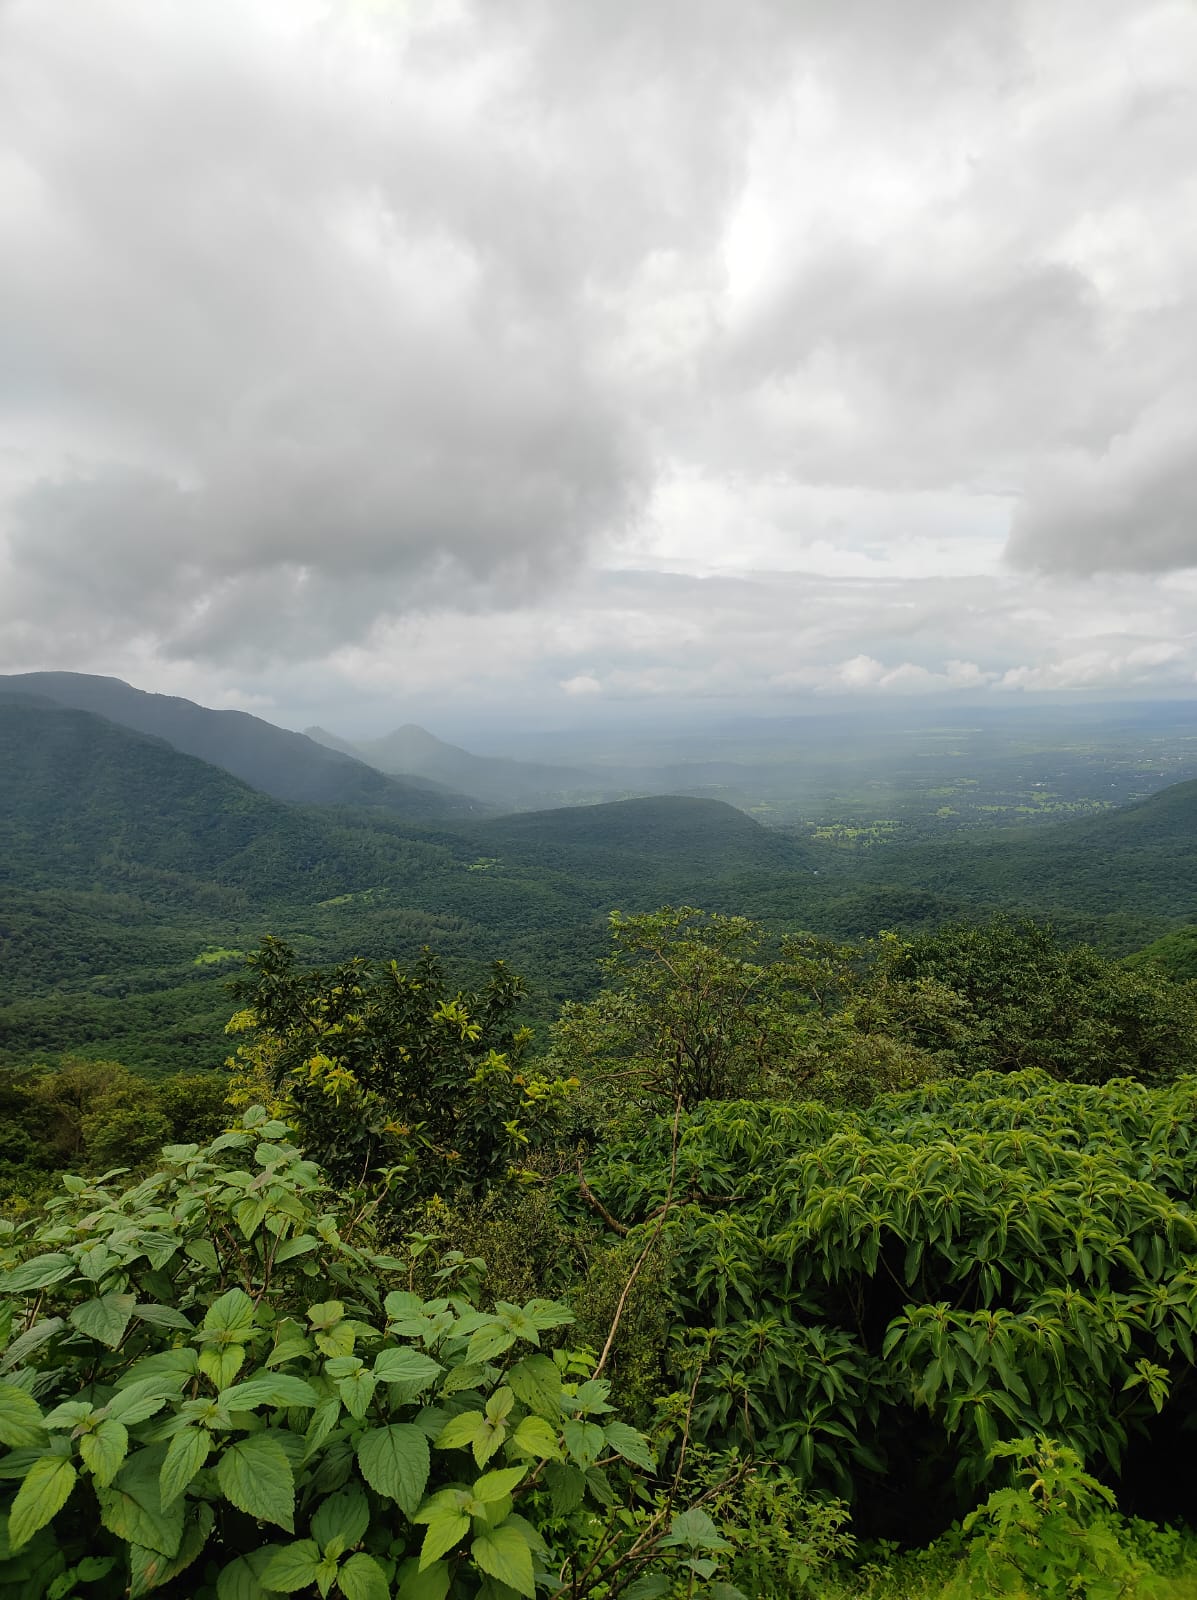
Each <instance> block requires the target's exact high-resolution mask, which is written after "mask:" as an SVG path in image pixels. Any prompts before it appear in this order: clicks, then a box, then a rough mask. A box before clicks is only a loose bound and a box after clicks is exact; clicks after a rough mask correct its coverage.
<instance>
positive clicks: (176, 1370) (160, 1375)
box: [109, 1345, 199, 1421]
mask: <svg viewBox="0 0 1197 1600" xmlns="http://www.w3.org/2000/svg"><path fill="white" fill-rule="evenodd" d="M198 1370H199V1354H198V1352H197V1351H195V1350H193V1349H192V1348H191V1346H190V1345H183V1346H181V1347H180V1348H179V1349H178V1350H159V1351H158V1353H157V1354H156V1355H152V1356H142V1358H141V1360H140V1361H135V1362H134V1363H133V1365H132V1366H131V1367H129V1368H127V1369H126V1370H125V1371H124V1372H122V1373H121V1375H120V1377H119V1378H118V1379H117V1380H116V1387H117V1389H118V1390H120V1391H121V1392H122V1393H123V1392H124V1391H125V1390H127V1389H132V1388H134V1387H135V1386H136V1385H137V1384H139V1383H144V1382H145V1381H146V1380H147V1379H148V1378H157V1379H158V1380H159V1382H160V1383H161V1385H162V1390H161V1392H162V1393H163V1394H166V1395H171V1394H180V1393H181V1392H182V1391H183V1389H184V1388H185V1387H186V1385H187V1380H188V1379H189V1378H192V1377H194V1376H195V1374H196V1372H198ZM109 1411H110V1413H111V1402H110V1403H109ZM121 1420H122V1421H127V1418H122V1419H121Z"/></svg>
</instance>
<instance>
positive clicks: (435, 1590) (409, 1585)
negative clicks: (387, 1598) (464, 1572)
mask: <svg viewBox="0 0 1197 1600" xmlns="http://www.w3.org/2000/svg"><path fill="white" fill-rule="evenodd" d="M452 1576H453V1572H452V1568H451V1567H450V1566H449V1563H448V1562H447V1561H434V1562H433V1563H432V1565H431V1566H429V1567H424V1568H423V1569H421V1567H420V1563H419V1560H418V1559H417V1558H416V1557H414V1556H413V1557H411V1558H409V1559H408V1560H407V1561H405V1562H404V1563H403V1565H402V1566H401V1567H400V1568H399V1584H398V1588H397V1589H396V1590H395V1594H396V1596H397V1600H445V1596H446V1595H447V1594H448V1592H449V1581H450V1579H451V1578H452Z"/></svg>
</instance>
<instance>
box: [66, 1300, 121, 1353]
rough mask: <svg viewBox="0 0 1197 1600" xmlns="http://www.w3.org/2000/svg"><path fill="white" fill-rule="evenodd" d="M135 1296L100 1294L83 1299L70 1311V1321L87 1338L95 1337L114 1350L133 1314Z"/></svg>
mask: <svg viewBox="0 0 1197 1600" xmlns="http://www.w3.org/2000/svg"><path fill="white" fill-rule="evenodd" d="M136 1304H137V1296H136V1295H133V1294H102V1295H99V1296H97V1298H96V1299H94V1300H85V1301H84V1302H83V1304H82V1305H81V1306H76V1307H75V1309H74V1310H73V1311H72V1312H71V1315H70V1321H71V1323H72V1324H73V1325H74V1326H75V1327H76V1328H78V1330H79V1332H80V1333H85V1334H86V1335H87V1336H88V1338H89V1339H96V1340H98V1341H99V1343H100V1344H106V1345H107V1346H108V1348H109V1349H110V1350H115V1349H116V1347H117V1345H118V1344H120V1342H121V1340H122V1339H123V1338H124V1337H125V1329H126V1328H127V1327H128V1326H129V1319H130V1318H131V1317H132V1315H133V1308H134V1306H135V1305H136Z"/></svg>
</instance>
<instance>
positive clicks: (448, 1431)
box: [433, 1411, 490, 1450]
mask: <svg viewBox="0 0 1197 1600" xmlns="http://www.w3.org/2000/svg"><path fill="white" fill-rule="evenodd" d="M489 1427H490V1424H489V1423H488V1422H487V1420H486V1418H485V1416H483V1414H482V1412H481V1411H462V1412H459V1414H458V1415H457V1416H455V1417H450V1419H449V1421H448V1422H446V1424H445V1426H444V1427H443V1428H442V1429H441V1431H440V1433H438V1434H437V1436H436V1438H435V1439H434V1440H433V1444H434V1446H435V1448H436V1449H437V1450H460V1449H462V1448H463V1447H464V1446H465V1445H473V1443H474V1442H475V1440H477V1439H480V1438H481V1437H482V1435H483V1434H484V1433H486V1432H487V1431H488V1429H489Z"/></svg>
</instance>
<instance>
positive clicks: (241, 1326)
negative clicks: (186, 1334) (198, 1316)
mask: <svg viewBox="0 0 1197 1600" xmlns="http://www.w3.org/2000/svg"><path fill="white" fill-rule="evenodd" d="M253 1325H254V1303H253V1301H252V1300H251V1299H250V1298H249V1296H248V1295H247V1294H246V1292H245V1290H244V1289H230V1290H229V1291H228V1292H227V1293H226V1294H222V1295H221V1297H220V1299H219V1300H214V1301H213V1302H212V1304H211V1305H210V1306H209V1307H208V1310H207V1312H206V1314H205V1316H204V1322H203V1327H204V1332H205V1333H224V1334H233V1335H237V1336H239V1337H238V1339H237V1342H241V1338H242V1337H244V1336H245V1335H246V1334H248V1333H249V1332H250V1330H251V1329H252V1328H253Z"/></svg>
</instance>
